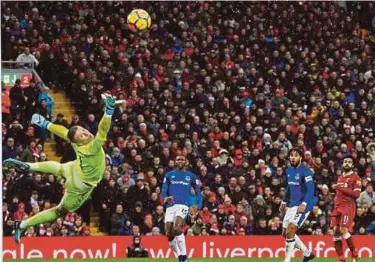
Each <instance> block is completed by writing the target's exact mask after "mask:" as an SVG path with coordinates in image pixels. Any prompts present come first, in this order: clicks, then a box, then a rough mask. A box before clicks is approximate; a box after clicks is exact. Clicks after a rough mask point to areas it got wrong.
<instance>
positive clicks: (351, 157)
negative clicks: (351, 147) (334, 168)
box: [342, 155, 355, 163]
mask: <svg viewBox="0 0 375 262" xmlns="http://www.w3.org/2000/svg"><path fill="white" fill-rule="evenodd" d="M348 158H349V159H351V160H352V161H353V163H354V162H355V161H354V157H353V156H352V155H347V156H345V157H344V158H343V159H342V161H344V160H345V159H348Z"/></svg>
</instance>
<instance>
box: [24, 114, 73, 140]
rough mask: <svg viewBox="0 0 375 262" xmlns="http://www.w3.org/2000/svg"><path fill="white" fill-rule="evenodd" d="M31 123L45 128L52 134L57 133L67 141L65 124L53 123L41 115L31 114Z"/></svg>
mask: <svg viewBox="0 0 375 262" xmlns="http://www.w3.org/2000/svg"><path fill="white" fill-rule="evenodd" d="M31 124H33V125H37V126H39V127H41V128H44V129H47V130H48V131H50V132H51V133H53V134H54V135H57V136H59V137H61V138H63V139H65V140H67V141H69V139H68V131H69V130H68V129H67V128H66V127H65V126H60V125H56V124H53V123H52V122H51V121H48V120H46V119H45V118H44V117H43V116H42V115H39V114H33V116H32V117H31Z"/></svg>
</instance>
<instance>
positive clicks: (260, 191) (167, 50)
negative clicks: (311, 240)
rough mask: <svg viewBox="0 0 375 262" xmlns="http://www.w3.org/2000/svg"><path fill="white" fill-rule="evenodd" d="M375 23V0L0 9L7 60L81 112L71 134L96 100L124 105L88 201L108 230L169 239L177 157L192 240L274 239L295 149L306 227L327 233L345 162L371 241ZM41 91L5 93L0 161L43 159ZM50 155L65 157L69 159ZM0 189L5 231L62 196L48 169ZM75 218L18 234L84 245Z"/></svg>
mask: <svg viewBox="0 0 375 262" xmlns="http://www.w3.org/2000/svg"><path fill="white" fill-rule="evenodd" d="M133 8H143V9H145V10H147V11H148V12H149V13H150V15H151V17H152V21H153V25H152V28H151V29H150V30H149V31H148V32H147V33H142V34H139V35H134V34H132V33H131V32H130V31H129V30H127V26H126V14H127V13H128V12H129V11H131V10H132V9H133ZM374 16H375V5H374V3H372V2H351V3H348V5H347V6H346V9H345V8H342V7H339V6H338V5H336V4H335V3H331V2H282V3H281V2H277V3H276V2H269V3H266V2H153V3H151V2H137V3H122V2H82V1H79V2H54V3H53V4H51V3H48V2H2V17H1V19H2V47H3V48H2V59H3V60H16V59H17V58H18V57H19V56H20V55H22V56H21V58H22V59H25V56H27V54H28V53H29V52H30V53H31V54H33V56H34V58H35V59H36V60H37V61H38V64H36V70H37V71H38V73H39V74H40V75H41V77H42V79H43V81H44V83H45V84H46V85H47V86H49V87H50V88H51V89H52V91H53V90H55V89H63V90H64V92H65V93H66V95H67V96H68V97H69V98H70V99H71V101H72V104H73V105H74V106H75V108H76V109H77V111H78V113H79V114H78V115H77V116H75V117H74V118H73V119H72V120H71V123H70V125H75V124H79V125H82V126H84V127H86V128H88V129H89V130H90V131H91V132H92V133H94V134H95V133H96V132H97V128H98V121H99V120H100V118H101V115H102V112H103V110H102V109H103V105H102V102H101V98H100V94H101V93H102V92H110V93H111V94H113V95H115V96H117V97H118V98H119V99H125V100H126V101H127V103H126V105H121V106H120V107H119V108H118V109H116V111H115V114H114V119H113V126H112V127H111V130H110V133H109V135H108V141H107V142H106V145H105V151H106V156H107V167H108V168H107V170H106V171H105V173H104V174H103V180H102V181H101V182H100V184H99V185H98V187H97V188H96V190H95V192H94V194H93V196H92V200H91V203H89V204H92V205H93V207H94V208H95V210H96V211H98V212H99V213H100V229H101V231H103V232H108V233H109V234H112V235H131V234H136V233H141V234H143V235H159V234H163V233H164V228H163V226H164V217H163V214H164V208H163V199H161V197H160V187H161V183H162V181H163V180H162V179H163V175H164V174H165V172H167V171H168V170H171V169H173V168H174V164H175V163H174V159H175V156H177V155H179V154H184V155H186V156H187V158H188V160H189V169H190V170H191V171H193V172H194V173H196V174H197V176H198V178H199V181H200V183H199V185H200V187H201V189H202V194H203V198H204V203H203V208H202V210H200V211H199V215H198V216H197V217H192V216H190V215H189V217H188V219H187V222H186V226H185V232H186V234H187V235H252V234H255V235H260V234H280V233H281V221H282V217H281V216H280V213H279V211H278V208H279V206H280V202H281V199H282V197H283V195H284V194H285V186H286V183H285V177H284V175H285V174H284V171H285V169H286V167H287V164H288V160H287V158H288V152H289V150H290V149H291V148H292V147H298V148H299V149H301V150H303V152H304V162H305V163H306V164H307V165H308V166H309V167H310V168H311V169H312V171H313V173H314V178H315V184H316V195H317V196H319V202H318V203H317V204H316V206H314V208H313V211H312V212H311V214H310V216H309V218H308V219H307V221H306V222H305V224H304V225H303V227H302V228H301V231H302V232H301V233H302V234H315V235H324V234H332V231H331V230H330V229H329V222H330V212H331V210H332V208H333V200H334V193H335V191H334V190H333V189H332V188H331V185H332V184H333V183H334V182H335V181H336V180H337V176H339V175H340V174H341V173H342V170H341V160H342V158H343V157H344V156H346V155H352V156H353V157H354V159H355V161H356V172H358V174H359V176H360V177H361V179H362V185H363V188H362V189H363V192H362V194H361V197H360V198H359V199H358V200H357V204H358V208H357V216H356V219H355V224H354V227H353V232H354V233H355V234H373V233H374V231H375V230H374V228H375V223H374V222H375V193H374V192H373V185H374V181H375V141H374V139H375V137H374V132H375V129H374V127H375V98H374V96H375V79H374V74H375V56H374V55H375V53H374V52H375V50H374V47H375V34H374V29H375V28H374V27H373V25H372V24H371V22H370V21H372V19H373V17H374ZM21 58H19V60H21ZM21 61H24V60H21ZM26 61H31V62H32V61H34V60H33V59H29V60H26ZM12 90H13V93H16V95H13V96H12ZM14 90H16V91H14ZM41 90H43V92H44V93H45V90H44V88H43V87H42V86H40V85H39V83H32V84H31V86H30V87H29V88H27V89H24V91H23V90H20V89H19V88H17V84H16V85H15V87H13V89H11V90H10V100H11V106H10V108H11V110H9V113H8V114H6V112H4V106H3V117H4V114H5V117H6V119H7V121H6V122H3V125H2V127H3V159H4V158H8V157H16V156H18V157H20V158H21V159H23V160H27V161H45V160H46V159H47V157H48V156H46V155H45V154H44V153H43V141H44V140H43V139H42V141H41V142H40V141H39V142H38V139H36V140H35V139H34V138H38V137H40V136H39V135H38V136H37V135H36V134H37V131H36V130H34V127H33V126H29V125H28V122H27V121H28V117H29V114H31V113H32V112H34V111H35V110H44V109H40V108H43V107H46V106H47V105H44V106H43V103H44V102H42V101H43V100H38V99H37V97H38V93H39V92H40V91H41ZM2 92H3V97H4V96H5V97H6V96H7V95H8V96H9V94H7V91H6V90H2ZM22 92H23V93H22ZM47 93H48V91H47ZM47 95H48V94H47ZM3 101H4V100H3ZM45 102H47V101H45ZM44 104H45V103H44ZM22 112H24V113H25V114H22ZM43 112H48V109H47V110H44V111H43ZM24 116H25V117H24ZM3 119H4V118H3ZM58 121H63V122H64V121H65V120H63V116H60V119H59V120H58ZM64 123H65V125H69V124H68V123H67V122H66V121H65V122H64ZM59 145H60V147H61V148H60V149H58V150H59V151H60V152H64V156H63V161H68V160H71V159H74V155H73V154H72V150H71V148H69V145H68V144H67V145H65V144H62V143H60V144H59ZM62 149H64V150H62ZM3 193H4V194H3V197H4V198H3V200H4V206H3V214H5V215H4V231H5V235H9V234H10V233H11V225H12V223H13V221H14V219H20V218H21V219H22V218H24V217H25V216H31V215H33V214H34V213H35V212H38V211H39V210H43V209H46V208H49V206H51V205H54V204H57V203H58V202H59V200H60V198H61V195H62V193H63V188H62V186H61V183H60V182H57V181H56V178H55V177H53V176H52V175H48V176H47V177H42V176H41V175H40V174H36V173H35V174H19V173H17V172H16V171H14V170H10V171H6V172H4V173H3ZM194 194H195V192H193V191H192V201H194V198H195V197H194ZM86 210H87V208H86ZM84 215H85V214H83V216H84ZM86 215H87V213H86ZM82 220H89V218H85V219H82V214H81V216H79V215H77V214H69V215H68V216H67V217H65V218H63V219H59V220H57V221H56V222H54V223H52V224H50V225H42V226H40V227H38V228H36V229H29V231H28V232H27V234H28V235H35V234H36V235H48V234H53V235H66V234H70V235H78V234H80V235H88V234H89V228H87V227H85V226H82V225H83V223H82Z"/></svg>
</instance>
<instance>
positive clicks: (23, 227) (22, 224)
mask: <svg viewBox="0 0 375 262" xmlns="http://www.w3.org/2000/svg"><path fill="white" fill-rule="evenodd" d="M20 228H21V229H25V220H22V221H21V224H20Z"/></svg>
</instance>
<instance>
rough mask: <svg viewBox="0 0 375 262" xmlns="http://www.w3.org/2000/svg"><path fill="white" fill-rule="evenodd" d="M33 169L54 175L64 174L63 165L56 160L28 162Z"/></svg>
mask: <svg viewBox="0 0 375 262" xmlns="http://www.w3.org/2000/svg"><path fill="white" fill-rule="evenodd" d="M28 164H29V165H30V169H31V170H32V171H37V172H43V173H52V174H54V175H62V169H61V167H62V165H61V164H60V163H57V162H55V161H46V162H39V163H28Z"/></svg>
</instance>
